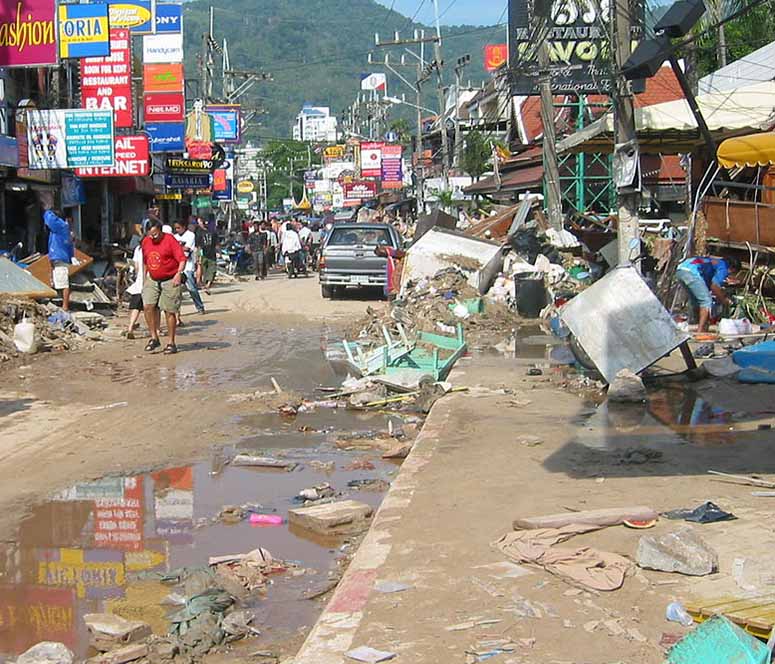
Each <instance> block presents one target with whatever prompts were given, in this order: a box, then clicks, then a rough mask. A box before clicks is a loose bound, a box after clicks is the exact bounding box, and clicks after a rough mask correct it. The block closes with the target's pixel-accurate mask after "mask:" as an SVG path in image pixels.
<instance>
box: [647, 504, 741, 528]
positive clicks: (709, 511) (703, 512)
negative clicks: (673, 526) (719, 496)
mask: <svg viewBox="0 0 775 664" xmlns="http://www.w3.org/2000/svg"><path fill="white" fill-rule="evenodd" d="M662 516H664V517H666V518H668V519H673V520H678V519H683V520H684V521H691V522H693V523H715V522H717V521H730V520H733V519H736V518H737V517H736V516H735V515H734V514H732V513H731V512H725V511H724V510H722V509H721V508H720V507H719V506H718V505H716V503H713V502H711V501H709V500H708V501H706V502H704V503H702V504H701V505H698V506H697V507H695V508H694V509H679V510H670V511H669V512H664V513H663V514H662Z"/></svg>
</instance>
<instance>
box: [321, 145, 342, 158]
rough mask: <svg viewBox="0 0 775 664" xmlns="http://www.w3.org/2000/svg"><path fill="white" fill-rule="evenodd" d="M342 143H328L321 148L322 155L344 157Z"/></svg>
mask: <svg viewBox="0 0 775 664" xmlns="http://www.w3.org/2000/svg"><path fill="white" fill-rule="evenodd" d="M344 151H345V146H344V145H330V146H329V147H327V148H326V149H325V150H323V156H324V157H325V158H326V159H344Z"/></svg>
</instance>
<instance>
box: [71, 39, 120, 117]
mask: <svg viewBox="0 0 775 664" xmlns="http://www.w3.org/2000/svg"><path fill="white" fill-rule="evenodd" d="M131 48H132V42H131V39H130V37H129V30H126V29H125V28H111V29H110V55H106V56H105V57H102V58H81V107H82V108H87V109H89V110H103V111H104V110H110V109H112V110H113V115H114V117H115V126H116V127H131V126H132V53H131Z"/></svg>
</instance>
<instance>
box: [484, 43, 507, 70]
mask: <svg viewBox="0 0 775 664" xmlns="http://www.w3.org/2000/svg"><path fill="white" fill-rule="evenodd" d="M508 57H509V48H508V46H506V44H487V46H485V47H484V68H485V69H486V70H487V71H495V70H496V69H500V68H501V67H502V66H503V65H505V64H506V61H507V60H508Z"/></svg>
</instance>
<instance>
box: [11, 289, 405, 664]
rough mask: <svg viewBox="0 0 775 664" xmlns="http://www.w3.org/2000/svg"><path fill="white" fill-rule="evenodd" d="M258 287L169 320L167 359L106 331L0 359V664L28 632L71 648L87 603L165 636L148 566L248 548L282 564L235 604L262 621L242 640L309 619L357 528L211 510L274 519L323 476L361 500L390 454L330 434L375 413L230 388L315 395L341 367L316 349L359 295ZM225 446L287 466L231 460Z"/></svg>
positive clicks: (285, 630)
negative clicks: (273, 522) (329, 296)
mask: <svg viewBox="0 0 775 664" xmlns="http://www.w3.org/2000/svg"><path fill="white" fill-rule="evenodd" d="M270 284H271V289H272V290H269V289H267V288H265V286H266V285H265V284H260V285H256V284H244V285H240V284H232V285H229V286H228V287H225V288H222V289H221V292H217V291H216V293H214V297H213V298H212V300H213V303H212V305H211V306H210V312H209V313H208V314H207V315H206V316H203V317H194V316H187V317H186V318H185V320H186V322H187V325H186V326H185V327H184V328H183V331H182V335H181V338H180V343H179V347H180V349H181V353H180V354H179V355H178V356H176V357H166V356H162V355H156V354H154V355H148V354H145V353H144V352H143V344H144V341H142V340H138V341H134V342H132V341H114V342H110V343H106V344H100V345H97V346H96V347H94V348H93V349H91V350H84V351H81V352H77V353H69V354H61V355H47V356H46V355H41V356H36V357H33V358H31V360H30V361H29V362H28V363H27V364H19V365H17V366H15V367H12V368H6V370H5V375H4V381H3V391H2V395H0V432H2V435H1V436H0V461H2V463H0V661H1V660H2V659H3V657H4V656H13V655H15V654H18V653H20V652H23V651H24V650H25V649H27V648H28V647H29V646H31V645H33V644H34V643H37V642H39V641H43V640H48V641H61V642H63V643H65V644H66V645H68V646H69V647H70V648H71V649H72V650H73V651H74V652H75V653H76V655H77V656H79V657H85V656H87V655H88V654H89V649H88V636H87V634H86V628H85V625H84V623H83V615H84V614H87V613H95V612H103V611H104V612H114V613H116V614H118V615H122V616H124V617H127V618H132V619H135V618H136V619H141V620H144V621H146V622H148V623H149V624H151V625H152V627H153V628H154V630H155V631H156V632H157V633H159V634H164V633H166V631H167V629H168V628H169V624H168V621H167V616H168V615H169V614H170V612H171V611H173V610H174V609H175V607H174V606H169V605H165V603H164V600H165V597H167V596H168V595H169V594H170V593H171V592H172V589H171V588H170V587H168V586H166V585H164V584H162V583H160V581H159V577H160V576H162V575H163V573H165V572H168V571H169V570H173V569H176V568H180V567H191V568H195V567H201V566H206V565H207V561H208V558H209V557H210V556H219V555H226V554H233V553H246V552H248V551H251V550H253V549H256V548H257V547H259V546H260V547H263V548H264V549H267V550H268V551H270V552H271V553H272V555H273V556H274V557H275V558H277V559H280V560H283V561H287V562H288V563H289V564H290V570H289V572H288V573H285V574H280V575H277V576H276V577H272V578H271V580H270V583H269V584H268V585H267V586H266V588H265V589H264V590H262V591H261V592H258V593H256V594H255V597H252V598H251V599H250V600H249V601H248V602H246V606H247V607H248V608H250V609H251V610H253V612H254V614H255V624H256V625H258V626H259V627H260V632H261V635H260V636H259V637H257V638H254V639H250V647H251V648H253V650H254V651H255V650H262V649H264V650H265V649H269V651H270V652H272V651H274V650H277V651H278V652H283V651H284V650H285V649H287V648H292V645H293V643H294V642H295V641H298V640H299V639H300V638H302V637H303V635H304V634H305V633H306V631H307V630H308V629H309V628H310V627H311V625H312V624H313V623H314V620H315V617H316V615H317V614H318V613H319V611H320V610H321V606H322V604H321V603H322V602H324V601H325V595H324V594H322V593H324V591H325V590H326V589H329V588H330V587H331V586H332V584H333V582H334V581H335V580H336V579H337V578H339V576H340V574H341V571H342V568H343V566H344V565H345V564H346V561H347V559H348V555H349V554H350V552H351V550H352V549H353V547H354V546H355V544H356V541H355V540H354V539H352V538H344V537H339V538H334V539H331V538H319V537H316V536H314V535H312V534H310V533H308V532H305V531H300V530H296V529H294V528H292V527H289V526H288V524H287V521H284V523H283V524H282V525H279V526H274V527H259V526H255V525H251V523H250V522H249V519H244V520H242V521H240V522H238V523H236V524H227V523H224V522H223V521H221V520H219V519H218V514H219V512H220V511H221V509H222V508H223V506H224V505H237V506H243V507H244V508H245V509H246V511H247V512H248V513H258V514H272V515H279V516H282V517H283V518H284V519H286V517H287V512H288V510H289V509H291V508H292V507H298V506H299V502H298V499H296V498H295V497H296V496H297V494H298V493H299V491H300V490H302V489H304V488H307V487H310V486H314V485H316V484H321V483H323V482H326V483H329V484H330V485H331V486H332V487H333V488H334V490H335V491H336V492H337V493H338V494H340V495H342V496H345V497H347V498H352V499H355V500H359V501H362V502H365V503H368V504H370V505H372V506H373V507H377V506H378V505H379V503H380V501H381V499H382V496H383V495H384V491H385V489H386V488H387V486H388V482H389V481H390V480H391V479H392V477H393V476H394V475H395V473H396V470H397V466H396V465H394V464H392V463H390V462H385V461H382V460H381V458H380V455H379V453H378V452H368V451H358V452H352V451H350V452H348V451H343V450H341V449H339V448H337V446H336V441H337V439H339V438H341V437H342V435H343V434H346V435H352V434H353V432H356V433H358V434H363V435H373V433H374V432H376V431H385V430H386V429H387V419H386V417H385V416H384V415H379V414H363V413H359V412H353V411H345V410H343V409H317V410H315V411H313V412H309V413H304V414H300V415H299V416H298V417H296V418H293V419H287V418H283V417H281V416H280V415H279V414H277V412H276V409H275V408H274V407H269V408H266V407H264V404H263V401H262V400H261V399H259V400H244V399H243V398H241V397H242V395H245V394H251V393H254V392H256V391H259V392H263V391H271V390H272V389H273V387H272V382H271V379H272V378H274V379H275V381H277V383H278V384H279V385H280V386H281V387H282V389H283V390H288V391H290V392H293V393H296V394H300V395H305V396H307V397H309V398H310V399H313V400H314V399H316V398H318V399H320V398H322V397H323V396H324V394H323V393H321V392H319V391H317V390H318V388H319V387H320V386H325V385H336V384H338V382H339V381H341V378H342V377H341V376H336V375H335V373H334V371H333V369H332V367H331V366H330V365H329V364H328V363H327V361H326V360H325V358H324V355H323V352H322V348H324V347H325V345H326V343H327V340H328V338H337V336H338V333H337V330H338V326H339V325H342V324H344V322H346V321H347V320H348V317H349V316H350V315H352V314H357V313H360V312H361V311H362V310H364V309H365V308H366V306H368V305H369V304H371V305H374V301H373V300H371V301H369V300H366V301H363V302H358V301H355V300H351V301H345V302H340V303H333V304H331V306H330V310H328V311H326V310H325V309H321V308H320V307H321V303H320V301H319V300H320V296H319V293H318V292H317V287H316V285H315V284H314V283H313V282H312V280H308V281H306V282H304V281H298V282H292V283H287V282H284V281H278V280H276V281H275V283H273V284H272V283H271V282H270ZM259 287H264V288H263V289H262V290H261V291H259V290H258V288H259ZM262 302H263V303H264V305H263V306H260V304H261V303H262ZM270 302H271V303H274V305H278V306H270V305H269V304H268V303H270ZM237 453H249V454H265V455H271V456H275V457H279V458H285V459H289V460H294V461H296V462H298V466H297V467H296V469H295V470H294V471H292V472H286V471H282V470H280V471H278V470H267V469H256V468H244V467H239V468H238V467H232V466H230V465H229V464H228V460H229V459H231V458H232V457H233V456H234V455H235V454H237ZM356 460H357V461H359V463H358V464H356V466H359V468H357V469H349V470H348V469H347V468H348V466H350V465H351V464H352V462H353V461H356ZM366 480H378V481H377V482H375V483H373V484H371V483H369V482H366V484H365V486H364V481H366ZM350 483H352V485H351V486H348V484H350ZM310 597H313V599H309V598H310ZM273 649H274V650H273Z"/></svg>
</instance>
